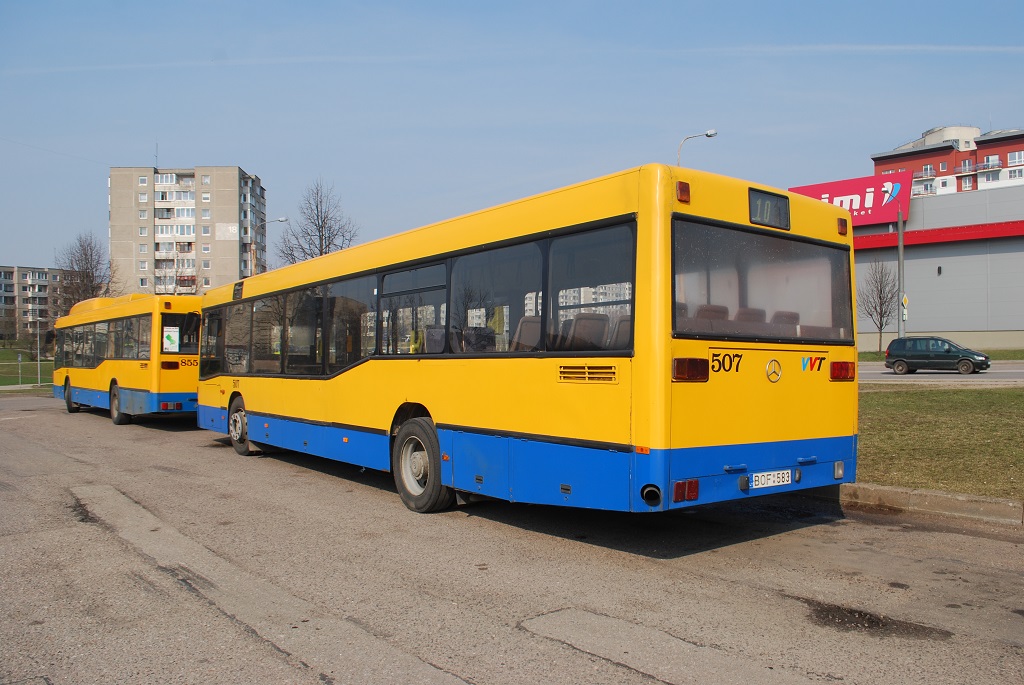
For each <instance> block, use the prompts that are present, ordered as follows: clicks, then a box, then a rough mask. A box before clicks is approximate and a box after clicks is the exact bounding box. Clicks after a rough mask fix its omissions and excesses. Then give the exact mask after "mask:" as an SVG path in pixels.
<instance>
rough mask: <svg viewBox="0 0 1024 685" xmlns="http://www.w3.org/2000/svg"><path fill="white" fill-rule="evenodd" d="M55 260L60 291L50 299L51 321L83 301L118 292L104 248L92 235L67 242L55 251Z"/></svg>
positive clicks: (83, 235) (77, 237) (83, 234)
mask: <svg viewBox="0 0 1024 685" xmlns="http://www.w3.org/2000/svg"><path fill="white" fill-rule="evenodd" d="M55 260H56V265H57V268H58V269H60V270H61V272H62V273H61V281H60V289H59V291H58V293H57V296H56V297H55V298H53V299H52V300H51V305H52V306H53V309H54V310H55V311H53V312H51V314H52V316H53V318H56V317H58V316H64V315H65V314H67V313H68V312H69V311H70V310H71V307H73V306H74V305H76V304H78V303H79V302H81V301H83V300H88V299H89V298H91V297H110V296H113V295H116V294H117V293H118V292H119V289H118V287H117V286H116V285H115V284H114V271H113V267H112V266H111V264H110V259H109V257H108V256H107V250H106V247H105V246H104V245H103V244H102V243H101V242H100V240H99V239H98V238H97V237H96V236H95V235H94V234H92V233H79V234H78V236H76V237H75V239H74V240H73V241H71V243H69V244H67V245H65V246H64V247H62V248H60V249H59V250H57V253H56V257H55Z"/></svg>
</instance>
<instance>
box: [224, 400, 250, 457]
mask: <svg viewBox="0 0 1024 685" xmlns="http://www.w3.org/2000/svg"><path fill="white" fill-rule="evenodd" d="M228 435H230V436H231V446H232V447H234V448H235V451H236V452H238V453H239V454H241V455H242V456H243V457H247V456H249V455H250V454H252V453H253V452H254V450H253V449H252V443H250V442H249V419H248V418H247V417H246V415H245V402H244V401H243V400H242V397H241V396H238V397H236V398H235V399H233V400H231V408H230V409H229V410H228Z"/></svg>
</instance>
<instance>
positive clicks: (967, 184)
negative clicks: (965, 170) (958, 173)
mask: <svg viewBox="0 0 1024 685" xmlns="http://www.w3.org/2000/svg"><path fill="white" fill-rule="evenodd" d="M973 187H974V179H972V178H971V177H970V176H966V177H964V184H963V189H964V190H970V189H971V188H973Z"/></svg>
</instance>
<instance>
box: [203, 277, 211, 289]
mask: <svg viewBox="0 0 1024 685" xmlns="http://www.w3.org/2000/svg"><path fill="white" fill-rule="evenodd" d="M203 287H204V288H209V287H210V277H209V276H205V277H203Z"/></svg>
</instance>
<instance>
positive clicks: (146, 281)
mask: <svg viewBox="0 0 1024 685" xmlns="http://www.w3.org/2000/svg"><path fill="white" fill-rule="evenodd" d="M139 287H140V288H148V287H149V279H148V278H140V279H139Z"/></svg>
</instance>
